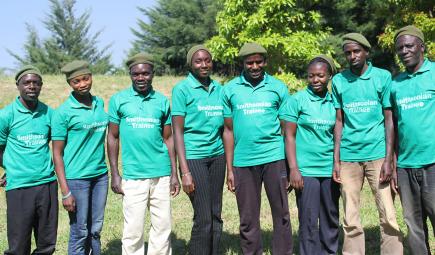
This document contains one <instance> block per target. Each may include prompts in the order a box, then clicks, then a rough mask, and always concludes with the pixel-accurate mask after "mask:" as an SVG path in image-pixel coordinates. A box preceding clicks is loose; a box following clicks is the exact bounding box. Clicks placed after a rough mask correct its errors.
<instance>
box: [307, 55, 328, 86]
mask: <svg viewBox="0 0 435 255" xmlns="http://www.w3.org/2000/svg"><path fill="white" fill-rule="evenodd" d="M307 71H308V82H309V85H308V86H309V87H310V88H311V90H312V91H313V92H314V93H316V94H320V93H323V92H325V91H326V90H327V87H328V82H329V80H330V78H331V75H330V74H329V71H328V65H327V64H326V63H323V62H314V63H312V64H311V65H309V66H308V70H307Z"/></svg>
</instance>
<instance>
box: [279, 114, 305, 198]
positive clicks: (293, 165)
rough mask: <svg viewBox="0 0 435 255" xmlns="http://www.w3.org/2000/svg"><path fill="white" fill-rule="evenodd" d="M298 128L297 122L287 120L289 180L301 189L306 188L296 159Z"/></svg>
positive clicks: (286, 137) (294, 186)
mask: <svg viewBox="0 0 435 255" xmlns="http://www.w3.org/2000/svg"><path fill="white" fill-rule="evenodd" d="M296 130H297V124H296V123H293V122H289V121H286V122H285V127H284V131H285V132H284V133H285V153H286V156H287V162H288V165H289V167H290V176H289V181H290V185H291V187H293V188H294V189H295V190H301V189H303V188H304V180H303V178H302V175H301V172H300V171H299V167H298V162H297V160H296Z"/></svg>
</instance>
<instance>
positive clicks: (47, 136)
mask: <svg viewBox="0 0 435 255" xmlns="http://www.w3.org/2000/svg"><path fill="white" fill-rule="evenodd" d="M15 81H16V85H17V89H18V91H19V96H18V97H17V98H16V99H15V101H14V102H13V103H11V104H9V105H7V106H6V107H5V108H3V109H1V110H0V167H3V168H4V170H5V172H6V205H7V211H6V221H7V237H8V245H9V248H8V249H7V250H6V251H5V252H4V254H6V255H9V254H30V253H31V238H32V230H33V232H34V237H35V244H36V248H35V249H34V251H33V252H32V254H53V253H54V250H55V247H56V238H57V222H58V200H57V182H56V176H55V174H54V167H53V162H52V160H51V155H50V148H49V142H50V140H51V132H50V130H51V124H50V120H51V116H52V109H51V108H50V107H48V106H47V105H45V104H44V103H42V102H41V101H39V100H38V97H39V94H40V92H41V88H42V85H43V82H42V76H41V73H40V71H39V70H38V69H37V68H36V67H34V66H24V67H23V68H22V69H21V70H19V71H18V73H17V74H16V75H15Z"/></svg>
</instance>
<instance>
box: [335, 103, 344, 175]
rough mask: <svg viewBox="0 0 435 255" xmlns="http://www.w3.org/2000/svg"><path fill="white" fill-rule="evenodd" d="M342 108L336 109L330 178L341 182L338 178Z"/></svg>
mask: <svg viewBox="0 0 435 255" xmlns="http://www.w3.org/2000/svg"><path fill="white" fill-rule="evenodd" d="M343 116H344V113H343V110H342V109H336V114H335V127H334V171H333V173H332V178H333V179H334V181H335V182H338V183H341V178H340V144H341V135H342V131H343Z"/></svg>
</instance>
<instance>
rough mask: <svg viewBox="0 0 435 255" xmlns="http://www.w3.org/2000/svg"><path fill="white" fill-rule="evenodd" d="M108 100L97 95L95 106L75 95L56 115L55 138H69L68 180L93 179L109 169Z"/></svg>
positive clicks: (66, 161) (64, 158)
mask: <svg viewBox="0 0 435 255" xmlns="http://www.w3.org/2000/svg"><path fill="white" fill-rule="evenodd" d="M108 119H109V117H108V115H107V113H106V112H105V111H104V102H103V100H102V99H101V98H99V97H96V96H93V97H92V106H91V107H88V106H86V105H83V104H81V103H79V102H78V101H77V99H75V98H74V96H73V95H72V94H71V95H70V96H69V97H68V99H67V100H66V101H65V102H64V103H63V104H62V105H61V106H59V108H57V109H56V111H55V112H54V114H53V118H52V120H51V129H52V131H51V137H52V140H58V141H65V149H64V155H63V161H64V164H65V175H66V179H83V178H92V177H95V176H98V175H101V174H103V173H106V172H107V166H106V162H105V150H104V141H105V135H106V128H107V123H108Z"/></svg>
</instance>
